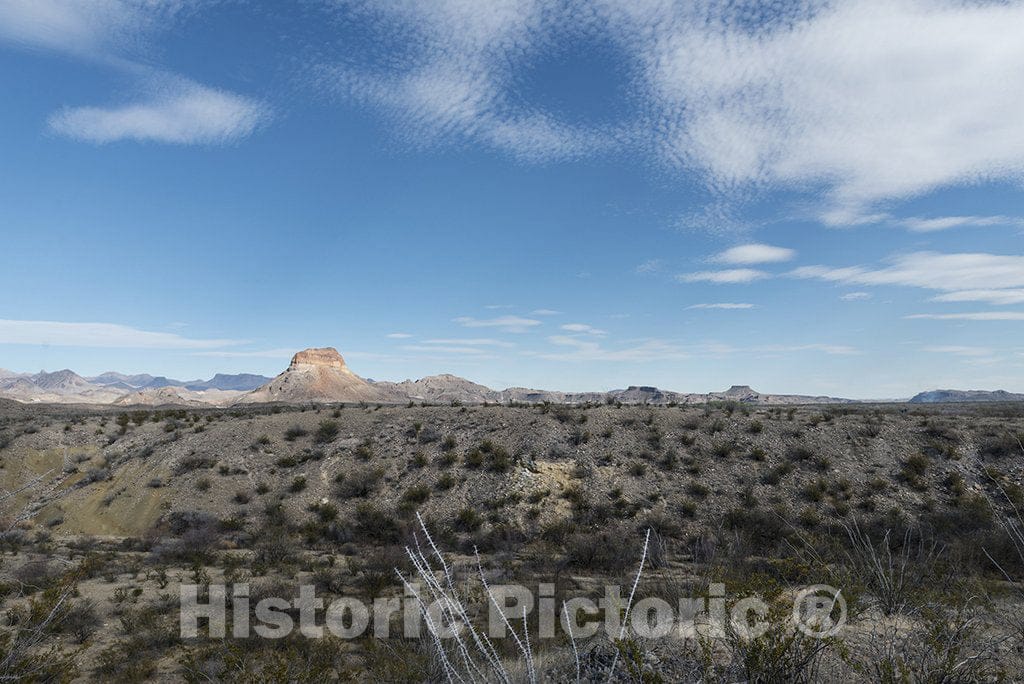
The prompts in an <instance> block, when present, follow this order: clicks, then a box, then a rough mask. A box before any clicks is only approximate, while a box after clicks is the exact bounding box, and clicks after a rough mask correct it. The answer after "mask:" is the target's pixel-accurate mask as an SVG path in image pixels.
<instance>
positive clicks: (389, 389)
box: [0, 347, 1024, 406]
mask: <svg viewBox="0 0 1024 684" xmlns="http://www.w3.org/2000/svg"><path fill="white" fill-rule="evenodd" d="M0 398H5V399H13V400H15V401H19V402H22V403H76V404H83V403H85V404H114V405H118V406H133V405H149V406H163V405H177V406H228V405H231V404H258V403H268V402H281V403H293V404H294V403H354V402H367V403H388V404H395V403H405V402H409V401H414V402H427V403H435V404H448V403H454V402H458V403H463V404H483V403H494V404H507V403H542V402H550V403H555V404H580V403H585V402H590V403H604V402H620V403H623V404H672V403H678V404H700V403H706V402H711V401H738V402H743V403H751V404H762V405H765V404H766V405H786V404H842V403H853V402H854V401H855V400H851V399H842V398H837V397H828V396H809V395H793V394H765V393H762V392H758V391H756V390H754V389H752V388H750V387H748V386H746V385H734V386H732V387H730V388H729V389H728V390H725V391H724V392H707V393H687V392H675V391H671V390H663V389H659V388H657V387H652V386H630V387H627V388H626V389H618V390H611V391H608V392H559V391H552V390H539V389H529V388H525V387H510V388H507V389H503V390H494V389H491V388H489V387H486V386H484V385H480V384H478V383H475V382H472V381H470V380H467V379H465V378H461V377H459V376H457V375H449V374H442V375H431V376H428V377H425V378H421V379H419V380H404V381H402V382H387V381H374V380H367V379H364V378H362V377H360V376H359V375H357V374H356V373H354V372H353V371H352V370H351V369H350V368H349V367H348V365H347V364H346V363H345V360H344V358H342V356H341V354H339V353H338V351H337V350H336V349H334V348H333V347H322V348H311V349H306V350H303V351H300V352H298V353H296V354H295V356H293V357H292V360H291V363H290V364H289V365H288V368H286V369H285V370H284V371H283V372H282V373H280V374H279V375H278V376H276V377H274V378H268V377H266V376H263V375H255V374H251V373H240V374H234V375H232V374H224V373H217V374H216V375H214V376H213V377H212V378H210V379H209V380H188V381H181V380H173V379H170V378H166V377H163V376H153V375H149V374H146V373H141V374H134V375H128V374H123V373H117V372H114V371H107V372H105V373H101V374H99V375H96V376H93V377H82V376H80V375H78V374H76V373H75V372H74V371H71V370H68V369H64V370H60V371H55V372H52V373H47V372H45V371H40V372H39V373H35V374H29V373H16V372H13V371H8V370H4V369H2V368H0ZM996 401H1024V394H1012V393H1009V392H1005V391H1003V390H996V391H980V390H967V391H965V390H932V391H928V392H922V393H920V394H917V395H915V396H914V397H912V398H911V399H910V400H909V402H910V403H949V402H996Z"/></svg>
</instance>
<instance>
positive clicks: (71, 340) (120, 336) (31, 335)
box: [0, 320, 244, 349]
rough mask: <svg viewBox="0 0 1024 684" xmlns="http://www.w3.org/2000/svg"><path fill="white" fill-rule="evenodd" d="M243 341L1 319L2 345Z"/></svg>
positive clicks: (169, 345)
mask: <svg viewBox="0 0 1024 684" xmlns="http://www.w3.org/2000/svg"><path fill="white" fill-rule="evenodd" d="M243 342H244V341H243V340H223V339H221V340H216V339H215V340H200V339H191V338H188V337H182V336H181V335H175V334H173V333H164V332H149V331H146V330H139V329H137V328H132V327H129V326H126V325H118V324H116V323H66V322H62V321H13V320H0V344H35V345H53V346H59V347H110V348H125V349H208V348H215V347H226V346H230V345H234V344H242V343H243Z"/></svg>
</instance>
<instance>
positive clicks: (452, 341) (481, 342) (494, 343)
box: [423, 337, 515, 347]
mask: <svg viewBox="0 0 1024 684" xmlns="http://www.w3.org/2000/svg"><path fill="white" fill-rule="evenodd" d="M423 344H441V345H445V344H447V345H463V346H471V347H514V346H515V345H514V344H512V343H511V342H505V341H503V340H494V339H491V338H489V337H469V338H466V337H457V338H448V339H435V340H423Z"/></svg>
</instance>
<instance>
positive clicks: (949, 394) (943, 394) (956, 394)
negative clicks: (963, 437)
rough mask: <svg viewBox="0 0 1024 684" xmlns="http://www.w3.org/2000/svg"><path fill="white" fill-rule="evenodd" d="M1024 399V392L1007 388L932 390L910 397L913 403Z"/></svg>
mask: <svg viewBox="0 0 1024 684" xmlns="http://www.w3.org/2000/svg"><path fill="white" fill-rule="evenodd" d="M986 401H1024V394H1013V393H1012V392H1007V391H1005V390H993V391H987V390H950V389H943V390H931V391H929V392H921V393H920V394H917V395H914V396H913V397H911V398H910V403H911V404H946V403H956V402H986Z"/></svg>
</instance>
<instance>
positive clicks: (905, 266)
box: [790, 252, 1024, 290]
mask: <svg viewBox="0 0 1024 684" xmlns="http://www.w3.org/2000/svg"><path fill="white" fill-rule="evenodd" d="M890 261H891V265H890V266H886V267H884V268H875V269H871V268H865V267H863V266H851V267H845V268H833V267H828V266H804V267H801V268H798V269H795V270H794V271H792V272H791V273H790V275H792V276H794V277H797V278H816V279H819V280H826V281H830V282H836V283H844V284H850V285H904V286H909V287H920V288H926V289H932V290H998V289H1003V288H1013V287H1024V256H1003V255H998V254H985V253H965V254H939V253H936V252H915V253H913V254H907V255H902V256H897V257H895V258H893V259H891V260H890Z"/></svg>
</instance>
